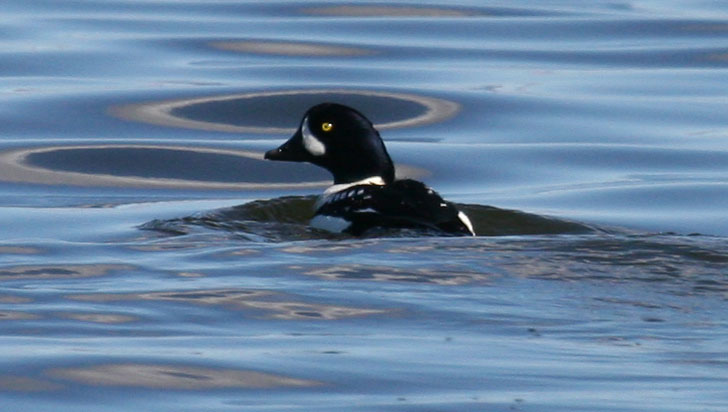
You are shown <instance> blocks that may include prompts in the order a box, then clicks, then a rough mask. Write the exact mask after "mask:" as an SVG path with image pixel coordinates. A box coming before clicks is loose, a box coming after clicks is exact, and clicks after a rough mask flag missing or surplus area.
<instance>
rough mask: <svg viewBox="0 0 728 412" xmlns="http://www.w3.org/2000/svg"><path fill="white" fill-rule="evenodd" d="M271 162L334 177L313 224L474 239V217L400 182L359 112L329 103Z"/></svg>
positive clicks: (357, 231)
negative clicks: (313, 167)
mask: <svg viewBox="0 0 728 412" xmlns="http://www.w3.org/2000/svg"><path fill="white" fill-rule="evenodd" d="M265 158H266V159H271V160H286V161H298V162H310V163H313V164H315V165H318V166H321V167H324V168H325V169H327V170H329V171H330V172H331V173H332V174H333V175H334V185H333V186H331V187H329V188H328V189H327V190H326V191H325V192H324V194H323V195H322V196H321V198H320V199H319V201H318V202H317V203H316V211H315V214H314V217H313V219H312V220H311V225H312V226H314V227H317V228H319V229H324V230H328V231H330V232H346V233H350V234H353V235H361V234H363V233H365V232H367V231H368V230H370V229H374V228H416V229H418V228H419V229H428V230H434V231H437V232H439V233H445V234H452V235H474V234H475V233H474V231H473V227H472V225H471V223H470V220H469V219H468V217H467V216H466V215H465V214H464V213H462V212H460V211H458V209H457V208H456V207H455V206H454V205H453V204H452V203H450V202H447V201H445V200H443V199H442V197H440V195H438V194H437V193H436V192H435V191H434V190H432V189H430V188H429V187H427V186H425V185H424V184H423V183H421V182H418V181H415V180H411V179H404V180H394V166H393V164H392V160H391V159H390V157H389V154H388V153H387V149H386V148H385V146H384V142H382V139H381V137H380V136H379V133H378V132H377V130H376V129H375V128H374V126H373V125H372V123H371V122H370V121H369V120H368V119H367V118H366V117H364V116H363V115H362V114H361V113H359V112H357V111H356V110H354V109H352V108H349V107H346V106H343V105H340V104H335V103H323V104H320V105H317V106H314V107H312V108H311V109H309V110H308V112H306V114H305V115H304V117H303V120H302V121H301V125H300V126H299V128H298V130H297V131H296V133H295V134H294V135H293V136H292V137H291V138H290V139H289V140H288V141H287V142H286V143H284V144H283V145H282V146H280V147H279V148H277V149H273V150H271V151H269V152H267V153H266V154H265Z"/></svg>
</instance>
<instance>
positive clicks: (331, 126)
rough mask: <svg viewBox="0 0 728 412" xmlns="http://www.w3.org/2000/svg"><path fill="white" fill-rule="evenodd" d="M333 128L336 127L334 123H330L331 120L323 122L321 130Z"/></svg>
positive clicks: (325, 130) (326, 130)
mask: <svg viewBox="0 0 728 412" xmlns="http://www.w3.org/2000/svg"><path fill="white" fill-rule="evenodd" d="M333 128H334V124H333V123H330V122H323V123H321V130H323V131H324V132H330V131H331V129H333Z"/></svg>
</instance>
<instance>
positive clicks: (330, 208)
mask: <svg viewBox="0 0 728 412" xmlns="http://www.w3.org/2000/svg"><path fill="white" fill-rule="evenodd" d="M317 221H318V222H319V223H324V224H326V223H331V222H333V221H336V222H338V223H337V226H338V227H337V229H338V231H343V232H347V233H351V234H354V235H360V234H363V233H364V232H366V231H367V230H369V229H372V228H423V229H430V230H436V231H438V232H444V233H448V234H453V235H473V234H474V233H473V231H472V225H471V224H470V221H469V220H468V218H467V216H465V215H464V214H463V213H462V212H460V211H458V209H457V208H456V207H455V206H454V205H453V204H452V203H450V202H447V201H445V200H444V199H443V198H442V197H440V195H439V194H437V193H436V192H435V191H434V190H432V189H430V188H429V187H427V186H425V185H424V184H423V183H422V182H418V181H416V180H411V179H404V180H396V181H394V182H392V183H390V184H387V185H374V184H361V185H354V186H350V187H347V188H346V189H343V190H341V191H339V192H336V193H332V194H330V195H329V196H328V197H326V198H325V199H323V202H322V204H321V205H320V206H319V208H318V209H317V210H316V215H315V216H314V220H313V221H312V222H313V223H314V224H315V223H316V222H317ZM322 226H323V225H322ZM326 229H327V230H331V227H330V226H329V227H326Z"/></svg>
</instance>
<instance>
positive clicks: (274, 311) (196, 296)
mask: <svg viewBox="0 0 728 412" xmlns="http://www.w3.org/2000/svg"><path fill="white" fill-rule="evenodd" d="M69 298H70V299H74V300H80V301H91V302H112V301H135V300H151V301H168V302H179V303H189V304H196V305H221V306H225V307H230V308H234V309H238V310H246V311H249V312H251V313H252V314H255V313H261V312H262V313H265V314H266V317H269V318H272V319H287V320H306V319H317V320H335V319H343V318H349V317H360V316H370V315H378V314H383V313H385V311H383V310H379V309H364V308H353V307H345V306H335V305H326V304H319V303H311V302H304V301H301V300H293V299H292V298H290V297H288V296H285V295H282V294H279V293H274V292H271V291H260V290H202V291H199V290H198V291H191V292H151V293H139V294H123V295H122V294H87V295H74V296H69Z"/></svg>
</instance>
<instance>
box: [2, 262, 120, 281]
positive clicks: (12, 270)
mask: <svg viewBox="0 0 728 412" xmlns="http://www.w3.org/2000/svg"><path fill="white" fill-rule="evenodd" d="M131 269H132V266H130V265H107V264H102V265H58V266H54V265H47V266H46V265H23V266H8V267H2V268H0V282H2V281H4V280H29V279H76V278H88V277H95V276H104V275H106V274H107V273H109V272H111V271H121V270H131Z"/></svg>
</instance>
